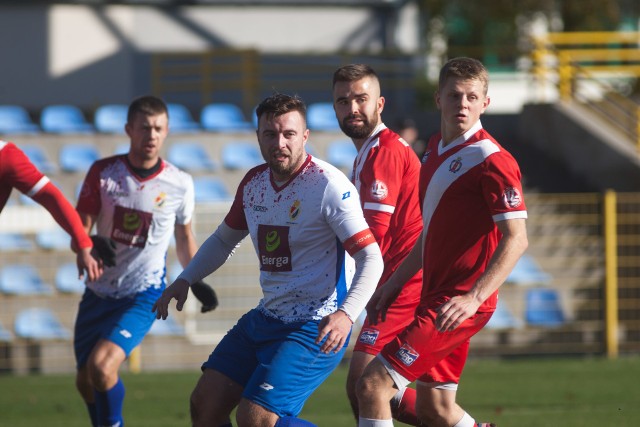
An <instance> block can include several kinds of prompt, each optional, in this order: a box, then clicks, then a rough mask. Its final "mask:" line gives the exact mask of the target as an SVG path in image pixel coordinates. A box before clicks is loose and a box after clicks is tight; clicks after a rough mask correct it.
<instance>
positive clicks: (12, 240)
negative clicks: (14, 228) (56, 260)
mask: <svg viewBox="0 0 640 427" xmlns="http://www.w3.org/2000/svg"><path fill="white" fill-rule="evenodd" d="M34 247H35V245H34V244H33V242H32V241H31V240H29V239H27V237H26V236H24V235H23V234H20V233H0V252H13V251H24V252H29V251H32V250H33V249H34Z"/></svg>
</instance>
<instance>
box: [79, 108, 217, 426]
mask: <svg viewBox="0 0 640 427" xmlns="http://www.w3.org/2000/svg"><path fill="white" fill-rule="evenodd" d="M125 131H126V133H127V135H128V136H129V138H130V147H129V152H128V153H127V154H122V155H117V156H112V157H108V158H105V159H101V160H98V161H96V162H95V163H94V164H93V165H92V166H91V168H90V169H89V171H88V173H87V176H86V178H85V180H84V183H83V186H82V190H81V192H80V196H79V199H78V205H77V210H78V212H79V213H80V217H81V218H82V221H83V223H84V227H85V230H86V231H87V232H89V231H90V230H91V229H92V228H93V227H94V225H95V227H96V232H97V236H98V238H99V240H100V241H101V242H103V243H104V242H105V241H106V242H109V243H110V244H112V245H113V250H114V251H115V263H114V264H115V265H112V266H111V267H107V268H105V271H104V274H103V275H102V277H100V279H99V280H97V281H95V282H91V283H87V290H86V291H85V293H84V295H83V296H82V300H81V302H80V307H79V311H78V316H77V318H76V325H75V336H74V349H75V355H76V365H77V376H76V386H77V388H78V391H79V392H80V394H81V396H82V398H83V399H84V401H85V403H86V404H87V409H88V411H89V415H90V418H91V422H92V425H94V426H116V425H122V424H124V421H123V418H122V403H123V400H124V392H125V388H124V385H123V383H122V381H121V379H120V377H119V375H118V371H119V368H120V365H121V364H122V362H124V361H125V359H126V358H127V357H128V356H129V354H130V353H131V351H132V350H133V349H134V348H135V347H136V346H137V345H138V344H140V342H141V341H142V339H143V338H144V336H145V335H146V333H147V332H148V331H149V329H150V328H151V325H152V324H153V322H154V321H155V315H154V314H153V313H152V312H151V308H152V306H153V303H154V302H155V301H156V299H157V298H158V296H160V294H161V293H162V291H163V290H164V287H165V272H166V268H165V259H166V254H167V250H168V248H169V244H170V241H171V237H172V235H175V239H176V252H177V256H178V259H179V261H180V263H181V264H182V265H183V266H186V265H187V264H188V262H189V261H190V260H191V258H192V257H193V255H194V254H195V253H196V250H197V247H196V242H195V237H194V236H193V233H192V230H191V220H192V216H193V211H194V204H195V202H194V188H193V180H192V178H191V176H190V175H189V174H187V173H185V172H183V171H181V170H179V169H178V168H177V167H175V166H173V165H172V164H170V163H168V162H166V161H164V160H163V159H161V158H160V149H161V148H162V146H163V143H164V141H165V139H166V137H167V134H168V132H169V116H168V112H167V106H166V104H165V103H164V102H163V101H162V100H161V99H159V98H156V97H153V96H143V97H140V98H137V99H136V100H134V101H133V102H132V103H131V105H130V106H129V111H128V116H127V123H126V125H125ZM200 286H204V287H206V285H204V284H202V283H201V282H200ZM214 296H215V294H214ZM214 305H217V301H216V302H215V304H214ZM213 308H215V307H213Z"/></svg>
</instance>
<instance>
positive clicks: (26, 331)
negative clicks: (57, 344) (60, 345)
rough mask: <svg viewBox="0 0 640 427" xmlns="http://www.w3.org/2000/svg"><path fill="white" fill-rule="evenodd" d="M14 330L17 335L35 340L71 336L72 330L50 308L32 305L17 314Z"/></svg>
mask: <svg viewBox="0 0 640 427" xmlns="http://www.w3.org/2000/svg"><path fill="white" fill-rule="evenodd" d="M14 330H15V333H16V336H18V337H20V338H26V339H33V340H58V339H65V340H66V339H70V338H71V331H70V330H68V329H67V328H65V327H64V326H63V325H62V323H61V322H60V320H59V319H58V317H57V316H56V315H55V313H54V312H53V311H52V310H51V309H48V308H40V307H31V308H26V309H23V310H21V311H20V312H18V314H17V315H16V319H15V327H14Z"/></svg>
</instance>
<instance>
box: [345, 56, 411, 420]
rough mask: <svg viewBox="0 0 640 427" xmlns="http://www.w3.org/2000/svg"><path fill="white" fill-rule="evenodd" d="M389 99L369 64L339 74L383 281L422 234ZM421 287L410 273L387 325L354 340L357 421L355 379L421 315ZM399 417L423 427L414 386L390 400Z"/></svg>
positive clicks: (350, 382) (352, 396)
mask: <svg viewBox="0 0 640 427" xmlns="http://www.w3.org/2000/svg"><path fill="white" fill-rule="evenodd" d="M384 103H385V99H384V97H382V96H381V95H380V81H379V78H378V75H377V74H376V72H375V71H374V70H373V68H371V67H370V66H368V65H366V64H349V65H345V66H343V67H340V68H338V69H337V70H336V71H335V72H334V73H333V106H334V109H335V112H336V118H337V119H338V122H339V124H340V128H341V129H342V131H343V132H344V133H345V134H346V135H347V136H348V137H350V138H351V140H352V141H353V143H354V145H355V147H356V149H357V150H358V155H357V156H356V159H355V161H354V166H353V172H352V175H351V181H352V182H353V183H354V184H355V186H356V189H357V190H358V193H359V194H360V201H361V203H362V207H363V211H364V217H365V219H366V220H367V223H368V224H369V227H370V228H371V231H372V232H373V235H374V236H375V238H376V241H377V242H378V244H379V245H380V250H381V251H382V258H383V260H384V272H383V273H382V277H381V279H380V284H382V283H384V282H386V281H387V279H388V278H389V276H391V274H392V273H393V272H394V271H395V270H396V269H397V268H398V265H400V263H401V262H402V261H403V260H404V258H405V257H406V256H407V255H408V254H409V252H410V251H411V249H412V248H413V246H414V245H415V243H416V241H417V240H418V237H419V236H420V233H421V232H422V218H421V216H420V201H419V198H418V181H419V175H420V161H419V160H418V157H417V156H416V155H415V153H414V151H413V150H412V148H411V146H410V145H409V144H408V143H407V142H406V141H404V140H403V139H402V138H401V137H400V136H399V135H398V134H397V133H395V132H393V131H392V130H391V129H389V128H387V127H386V126H385V124H384V123H383V122H382V116H381V115H382V110H383V109H384ZM421 290H422V270H420V271H418V272H417V273H416V274H415V275H414V276H413V277H411V278H410V279H409V280H408V281H407V283H406V284H405V286H404V287H403V289H402V292H401V293H400V294H399V295H398V296H397V298H396V299H395V301H394V302H393V304H392V305H391V306H390V307H389V309H388V310H387V316H386V319H385V321H384V322H374V323H375V324H374V323H372V322H370V320H369V318H366V319H365V321H364V324H363V326H362V329H361V330H360V335H359V336H358V341H357V342H356V344H355V347H354V351H353V355H352V356H351V361H350V364H349V374H348V376H347V395H348V396H349V401H350V403H351V408H352V409H353V413H354V415H355V417H356V419H357V418H358V400H357V396H356V384H357V382H358V379H359V378H360V376H361V375H362V372H363V371H364V368H365V367H366V366H367V365H368V364H369V362H370V361H371V360H373V358H374V357H375V355H376V354H378V353H379V352H380V350H381V349H382V348H383V347H384V346H385V344H387V343H388V342H389V341H391V340H392V339H393V338H395V337H396V335H398V333H400V331H402V330H403V329H404V328H405V327H406V326H408V325H409V324H410V323H411V322H412V321H413V318H414V316H415V310H416V307H417V306H418V303H419V302H420V292H421ZM392 411H393V416H394V418H395V419H397V420H398V421H401V422H403V423H406V424H411V425H417V419H416V415H415V390H414V389H403V390H402V392H401V393H399V394H398V395H397V396H395V397H394V399H393V400H392Z"/></svg>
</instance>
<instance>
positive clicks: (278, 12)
mask: <svg viewBox="0 0 640 427" xmlns="http://www.w3.org/2000/svg"><path fill="white" fill-rule="evenodd" d="M399 17H400V22H399V25H398V27H397V28H398V29H397V32H396V34H395V37H394V38H395V39H396V40H397V45H398V48H399V49H401V50H404V51H406V52H413V51H415V50H416V49H417V46H418V40H417V38H416V35H417V34H418V30H417V24H418V17H417V8H416V7H415V6H414V5H412V4H411V3H409V4H408V5H407V6H406V7H405V9H404V10H403V11H402V12H401V13H400V14H399ZM377 22H378V21H377V20H376V19H375V15H374V14H373V12H372V11H371V10H370V9H368V8H364V7H341V8H329V7H320V6H316V7H306V6H300V7H296V8H292V7H259V6H237V7H231V6H224V7H223V6H218V7H215V6H184V7H180V8H175V9H162V8H154V7H150V6H122V5H120V6H118V5H111V6H102V7H97V6H96V7H93V6H86V5H52V6H46V5H34V6H30V5H26V6H23V5H18V6H2V7H1V8H0V51H1V52H2V54H3V55H2V56H3V65H2V66H0V104H21V105H23V106H25V107H27V108H29V109H31V110H39V109H40V108H42V106H44V105H46V104H51V103H73V104H76V105H79V106H81V107H84V108H87V109H91V108H94V107H95V106H97V105H99V104H104V103H109V102H128V101H129V99H131V98H132V97H134V96H137V95H139V93H136V91H139V90H140V89H139V88H140V87H141V82H145V81H146V80H148V78H149V77H148V63H147V62H145V61H148V60H147V59H146V58H147V57H148V54H149V53H152V52H162V51H188V52H194V51H204V50H207V49H211V48H215V47H230V48H239V49H243V48H253V49H257V50H259V51H261V52H265V53H273V52H280V53H283V52H286V53H302V52H315V53H318V52H326V53H330V52H335V51H338V50H340V51H346V52H361V51H367V52H373V53H375V52H379V51H380V50H381V49H382V46H383V41H382V39H381V37H382V35H383V33H384V32H383V31H381V30H379V28H378V27H377ZM142 86H144V85H142Z"/></svg>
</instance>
